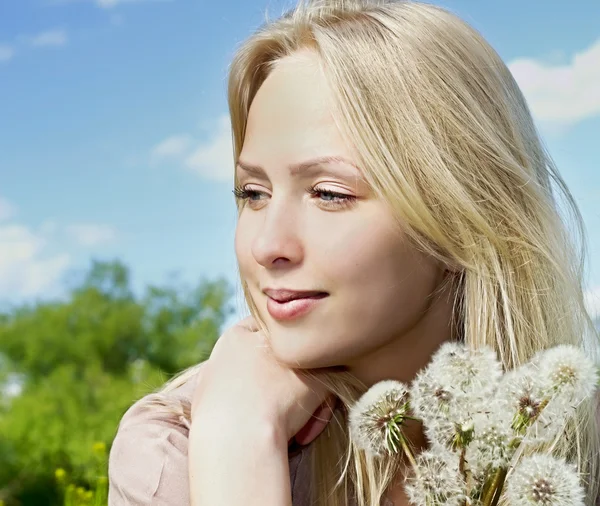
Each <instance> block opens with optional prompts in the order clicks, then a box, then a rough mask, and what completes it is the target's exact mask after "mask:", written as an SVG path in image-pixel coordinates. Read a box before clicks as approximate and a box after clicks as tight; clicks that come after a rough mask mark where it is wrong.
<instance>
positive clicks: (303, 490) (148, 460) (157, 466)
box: [108, 374, 310, 506]
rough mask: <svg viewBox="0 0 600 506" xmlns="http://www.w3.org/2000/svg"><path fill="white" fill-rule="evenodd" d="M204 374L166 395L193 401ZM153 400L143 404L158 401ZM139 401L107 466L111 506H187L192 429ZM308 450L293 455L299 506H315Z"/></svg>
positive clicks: (121, 426) (294, 499)
mask: <svg viewBox="0 0 600 506" xmlns="http://www.w3.org/2000/svg"><path fill="white" fill-rule="evenodd" d="M198 376H199V374H196V376H194V377H192V379H191V380H190V381H188V382H187V383H186V384H184V385H182V386H181V387H179V388H177V389H175V390H173V391H171V392H169V393H167V394H161V395H167V396H169V397H171V398H182V399H185V400H187V401H191V398H192V394H193V392H194V390H195V387H196V384H197V382H198ZM155 395H156V394H149V395H147V396H146V397H144V400H147V399H148V398H150V397H152V396H155ZM140 402H141V401H137V402H136V403H135V404H133V406H131V407H130V408H129V409H128V410H127V412H126V413H125V414H124V415H123V418H122V419H121V422H120V424H119V427H118V430H117V434H116V436H115V439H114V441H113V444H112V447H111V450H110V455H109V462H108V478H109V491H108V504H109V506H125V505H128V506H133V505H135V506H142V505H152V506H187V505H189V504H190V495H189V483H188V463H187V451H188V450H187V448H188V433H189V423H188V422H187V421H186V420H184V419H183V418H182V419H181V420H175V419H174V418H173V417H169V416H168V415H165V414H162V413H157V412H156V411H155V410H154V409H152V408H149V409H148V408H143V407H142V406H140ZM307 454H308V452H307V450H306V448H303V449H299V450H297V451H295V452H293V453H291V454H290V457H289V465H290V483H291V485H292V503H293V505H294V506H308V505H309V504H310V485H309V472H310V469H309V465H308V459H307V458H305V457H306V455H307Z"/></svg>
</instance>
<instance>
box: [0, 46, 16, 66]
mask: <svg viewBox="0 0 600 506" xmlns="http://www.w3.org/2000/svg"><path fill="white" fill-rule="evenodd" d="M14 55H15V51H14V49H13V48H12V47H10V46H7V45H4V44H0V62H5V61H8V60H11V59H12V57H13V56H14Z"/></svg>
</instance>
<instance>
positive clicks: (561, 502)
mask: <svg viewBox="0 0 600 506" xmlns="http://www.w3.org/2000/svg"><path fill="white" fill-rule="evenodd" d="M505 494H506V498H507V500H508V503H509V504H511V506H583V504H584V491H583V488H582V486H581V483H580V481H579V477H578V475H577V472H576V469H575V468H574V466H572V465H570V464H567V463H566V462H565V461H564V460H562V459H557V458H555V457H552V456H551V455H546V454H534V455H531V456H528V457H524V458H523V459H522V460H521V462H520V463H519V464H517V467H516V468H515V469H514V471H513V473H512V475H510V476H509V478H508V480H507V483H506V492H505Z"/></svg>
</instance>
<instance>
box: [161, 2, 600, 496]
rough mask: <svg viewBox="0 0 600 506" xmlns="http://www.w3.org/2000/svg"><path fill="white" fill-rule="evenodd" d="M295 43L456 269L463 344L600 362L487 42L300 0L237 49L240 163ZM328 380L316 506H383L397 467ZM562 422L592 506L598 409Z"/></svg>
mask: <svg viewBox="0 0 600 506" xmlns="http://www.w3.org/2000/svg"><path fill="white" fill-rule="evenodd" d="M302 50H307V51H313V52H314V53H315V54H316V55H317V56H318V61H319V63H320V65H321V68H322V71H323V73H324V75H325V77H326V79H327V81H328V83H329V85H330V87H331V90H332V91H333V95H334V101H335V104H334V106H335V111H336V114H335V117H336V121H337V123H338V126H339V128H340V131H341V132H342V134H343V135H344V136H345V138H346V140H347V141H348V142H349V143H350V145H352V146H354V147H355V148H356V151H357V152H358V154H359V157H360V159H359V160H357V161H358V162H359V163H360V165H361V166H362V167H364V168H365V177H366V178H367V180H368V181H369V183H370V184H371V185H372V187H373V189H374V191H375V192H376V193H377V195H378V196H379V197H380V198H381V199H383V200H384V201H385V202H386V203H387V204H389V206H390V208H391V210H392V212H393V213H394V215H395V216H396V217H397V219H398V222H399V223H400V224H402V228H403V229H404V230H405V231H406V233H407V234H408V237H409V238H410V240H411V241H412V242H413V243H414V245H415V246H416V247H418V248H420V249H422V250H423V251H424V252H426V253H428V254H430V255H433V256H434V257H436V258H438V259H439V260H441V261H442V262H445V263H446V264H447V265H449V266H452V267H453V270H454V272H456V273H457V274H456V275H455V276H454V278H453V282H455V283H456V293H457V294H458V295H457V297H456V300H455V312H456V315H457V321H458V322H459V325H460V335H461V337H462V339H464V341H465V342H466V343H467V344H468V345H469V346H471V347H473V348H477V347H479V346H482V345H489V346H492V347H493V348H494V349H495V350H496V351H497V352H498V355H499V357H500V359H501V361H502V363H503V365H504V367H505V369H507V370H508V369H511V368H513V367H515V366H518V365H519V364H521V363H523V362H524V361H527V360H528V359H529V358H530V357H531V356H532V355H533V354H534V353H535V352H537V351H539V350H542V349H545V348H548V347H551V346H554V345H557V344H561V343H569V344H575V345H578V346H582V347H584V348H585V349H586V351H588V352H589V353H590V354H592V355H593V356H596V352H597V349H598V334H597V332H596V330H595V329H594V325H593V323H592V321H591V319H590V317H589V315H588V313H587V312H586V310H585V306H584V296H583V289H582V285H583V276H584V260H585V234H584V229H583V222H582V219H581V216H580V214H579V211H578V209H577V206H576V204H575V202H574V200H573V197H572V196H571V194H570V192H569V190H568V188H567V187H566V185H565V183H564V181H563V179H562V178H561V176H560V174H559V173H558V172H557V170H556V169H555V167H554V165H553V162H552V160H551V158H550V156H549V155H548V154H547V153H546V151H545V150H544V147H543V146H542V144H541V141H540V139H539V136H538V134H537V132H536V128H535V126H534V123H533V120H532V118H531V114H530V112H529V110H528V107H527V104H526V102H525V99H524V98H523V95H522V93H521V91H520V90H519V87H518V86H517V84H516V82H515V80H514V79H513V77H512V75H511V74H510V72H509V70H508V69H507V67H506V65H505V64H504V63H503V62H502V60H501V59H500V57H499V56H498V54H497V53H496V52H495V51H494V50H493V49H492V48H491V47H490V46H489V45H488V44H487V42H486V41H485V40H484V39H483V38H482V36H481V35H480V34H479V33H478V32H477V31H476V30H474V29H473V28H472V27H470V26H469V25H467V24H466V23H465V22H463V21H462V20H460V19H459V18H457V17H456V16H455V15H453V14H451V13H450V12H448V11H446V10H444V9H441V8H439V7H435V6H432V5H429V4H421V3H417V2H407V1H394V0H306V1H303V0H301V1H300V3H299V4H298V5H297V6H296V7H295V8H293V9H291V10H289V11H287V12H286V13H285V14H284V15H282V16H281V17H279V18H277V19H275V20H267V21H266V23H265V24H264V25H263V26H261V27H260V28H259V29H258V30H257V31H256V32H255V33H254V34H253V35H252V36H251V37H249V38H248V39H247V40H246V41H244V42H243V43H242V44H241V46H240V47H239V48H238V50H237V52H236V54H235V56H234V58H233V61H232V63H231V67H230V73H229V88H228V99H229V108H230V115H231V123H232V130H233V144H234V159H235V160H236V161H237V158H238V156H239V154H240V152H241V149H242V143H243V140H244V135H245V128H246V121H247V118H248V112H249V108H250V105H251V103H252V100H253V98H254V96H255V94H256V92H257V90H258V89H259V87H260V86H261V84H262V83H263V82H264V80H265V79H266V77H267V76H268V75H269V73H270V72H271V71H272V69H273V68H274V65H275V64H276V63H277V62H278V61H279V60H280V59H282V58H284V57H286V56H289V55H292V54H294V53H295V52H297V51H302ZM571 224H572V225H573V227H572V228H571V229H570V228H569V225H571ZM242 286H243V287H244V293H245V296H246V300H247V303H248V305H249V307H250V310H251V313H252V314H253V315H254V316H255V317H256V318H257V319H258V320H259V321H260V319H259V315H258V312H257V311H256V307H255V306H254V304H253V302H252V300H251V298H250V296H249V294H248V290H247V287H246V285H245V283H244V282H243V280H242ZM193 372H194V370H190V371H188V372H187V373H184V374H183V375H181V376H179V377H178V378H176V379H175V380H174V381H173V382H171V383H170V384H168V385H167V386H166V387H165V389H163V391H168V390H170V389H172V388H174V387H175V386H177V385H178V384H181V383H182V382H184V381H186V379H187V378H189V376H190V375H191V374H193ZM324 381H326V383H327V384H328V386H329V388H330V389H331V390H332V391H333V392H334V393H336V394H337V395H338V396H339V397H340V399H341V401H342V409H340V410H339V411H338V412H337V413H336V418H335V423H331V424H330V425H329V427H328V430H327V431H326V432H325V433H323V434H322V435H321V436H320V437H319V438H317V440H315V442H314V443H312V445H311V457H312V463H313V475H314V476H313V482H312V484H311V486H312V489H313V494H314V500H315V502H314V504H317V505H319V506H346V505H347V504H349V503H351V502H355V503H357V504H358V506H367V505H369V506H375V505H378V504H379V503H380V500H381V498H382V496H383V494H384V493H385V490H386V489H387V488H388V486H389V485H390V484H391V483H392V481H393V480H394V478H395V474H396V473H397V471H398V467H397V466H395V465H393V464H389V463H387V464H382V463H380V462H378V461H376V460H372V459H369V458H367V457H366V456H365V455H364V453H362V452H361V451H359V450H358V449H357V448H355V447H354V445H353V444H352V441H350V440H349V438H348V433H347V427H346V419H345V417H346V413H347V410H348V408H349V406H351V405H352V403H353V402H354V401H355V400H356V398H357V396H358V395H360V393H361V385H360V384H358V382H357V381H356V380H354V379H353V378H352V377H351V376H350V375H349V374H347V373H331V374H329V375H327V376H326V378H325V380H324ZM565 431H566V432H567V435H568V437H565V438H563V444H562V446H559V447H557V448H556V452H557V453H560V454H563V455H566V456H568V457H569V458H570V459H571V460H573V461H575V462H576V463H577V465H578V466H579V470H580V472H581V473H582V476H583V477H584V479H585V481H586V482H587V485H588V503H589V504H593V503H594V499H595V497H596V495H597V493H598V482H599V481H600V475H599V469H598V451H599V449H600V441H599V437H598V425H597V422H596V418H595V403H588V404H586V405H585V406H581V407H580V409H579V411H578V418H577V421H576V423H573V424H571V425H569V426H568V427H567V428H566V429H565Z"/></svg>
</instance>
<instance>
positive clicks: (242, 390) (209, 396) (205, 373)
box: [192, 317, 335, 444]
mask: <svg viewBox="0 0 600 506" xmlns="http://www.w3.org/2000/svg"><path fill="white" fill-rule="evenodd" d="M334 406H335V397H333V395H332V394H331V393H329V392H328V391H327V390H326V388H325V387H324V386H323V385H322V384H321V383H320V382H319V381H318V380H315V379H312V378H308V377H307V376H306V375H304V374H303V373H302V372H301V371H299V370H293V369H289V368H287V367H285V366H282V365H280V364H279V363H277V361H276V360H275V358H274V357H273V356H272V354H271V350H270V347H269V345H268V342H267V338H266V336H265V334H264V333H263V332H262V331H260V330H259V328H258V325H257V324H256V322H255V320H254V318H252V317H248V318H246V319H244V320H242V321H240V322H238V323H237V324H235V325H233V326H232V327H230V328H229V329H228V330H227V331H226V332H225V333H224V334H223V335H222V336H221V337H220V338H219V340H218V341H217V343H216V344H215V346H214V348H213V351H212V353H211V356H210V358H209V360H208V361H207V362H206V363H205V364H204V365H203V370H202V381H200V382H199V386H198V388H197V390H196V392H195V394H194V397H193V399H192V423H195V422H200V424H203V423H209V422H211V421H214V422H215V423H217V424H219V425H220V426H221V424H227V423H229V421H230V420H232V421H234V423H235V426H236V427H237V428H238V430H239V431H241V432H245V431H247V432H250V433H251V432H252V430H255V429H257V428H260V426H263V424H268V425H270V427H268V428H269V429H273V430H276V431H278V432H280V433H281V435H282V437H285V438H286V441H289V440H291V439H292V438H293V437H296V440H297V442H298V443H300V444H308V443H310V442H311V441H312V440H314V439H315V438H316V437H317V436H318V435H319V434H320V433H321V432H322V431H323V429H324V428H325V427H326V425H327V422H328V421H329V420H330V419H331V416H332V413H333V409H334ZM256 424H259V426H257V425H256Z"/></svg>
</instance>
